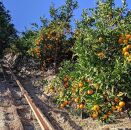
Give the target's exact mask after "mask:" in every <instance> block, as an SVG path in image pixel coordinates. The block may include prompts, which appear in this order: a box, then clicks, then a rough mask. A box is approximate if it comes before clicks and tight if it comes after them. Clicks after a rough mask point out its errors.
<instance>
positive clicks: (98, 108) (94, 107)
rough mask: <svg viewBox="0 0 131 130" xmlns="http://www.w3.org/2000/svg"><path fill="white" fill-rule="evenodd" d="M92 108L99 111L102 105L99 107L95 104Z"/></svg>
mask: <svg viewBox="0 0 131 130" xmlns="http://www.w3.org/2000/svg"><path fill="white" fill-rule="evenodd" d="M92 110H94V111H99V110H100V107H99V106H98V105H94V106H93V108H92Z"/></svg>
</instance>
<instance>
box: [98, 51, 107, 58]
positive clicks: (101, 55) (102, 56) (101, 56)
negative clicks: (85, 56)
mask: <svg viewBox="0 0 131 130" xmlns="http://www.w3.org/2000/svg"><path fill="white" fill-rule="evenodd" d="M97 55H98V57H99V58H100V59H103V58H104V57H105V54H104V53H103V52H99V53H98V54H97Z"/></svg>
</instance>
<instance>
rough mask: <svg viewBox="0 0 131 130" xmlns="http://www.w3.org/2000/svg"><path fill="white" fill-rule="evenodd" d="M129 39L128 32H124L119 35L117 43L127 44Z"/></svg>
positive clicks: (130, 38)
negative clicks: (124, 33)
mask: <svg viewBox="0 0 131 130" xmlns="http://www.w3.org/2000/svg"><path fill="white" fill-rule="evenodd" d="M130 40H131V35H130V34H126V35H120V37H119V40H118V43H119V44H123V43H124V44H126V45H127V44H128V42H129V41H130Z"/></svg>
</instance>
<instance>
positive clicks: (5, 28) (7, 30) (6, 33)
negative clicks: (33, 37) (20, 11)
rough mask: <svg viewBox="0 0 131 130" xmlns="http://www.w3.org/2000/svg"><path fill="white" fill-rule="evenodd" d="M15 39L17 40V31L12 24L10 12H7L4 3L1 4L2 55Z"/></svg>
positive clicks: (0, 42) (0, 31) (0, 41)
mask: <svg viewBox="0 0 131 130" xmlns="http://www.w3.org/2000/svg"><path fill="white" fill-rule="evenodd" d="M15 39H17V35H16V30H15V29H14V25H13V24H12V23H11V17H10V15H9V11H6V10H5V7H4V5H3V3H2V2H0V55H2V52H3V50H4V49H5V48H6V47H7V46H9V45H10V44H11V43H13V42H14V40H15Z"/></svg>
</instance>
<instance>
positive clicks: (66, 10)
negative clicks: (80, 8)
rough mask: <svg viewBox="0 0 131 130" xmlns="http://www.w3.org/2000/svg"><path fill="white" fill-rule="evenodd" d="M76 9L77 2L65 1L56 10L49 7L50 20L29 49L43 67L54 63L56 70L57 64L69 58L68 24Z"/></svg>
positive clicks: (69, 27)
mask: <svg viewBox="0 0 131 130" xmlns="http://www.w3.org/2000/svg"><path fill="white" fill-rule="evenodd" d="M76 7H77V2H76V1H73V0H66V4H65V5H64V6H62V7H60V8H57V9H55V7H54V6H51V8H50V14H51V20H50V21H46V24H44V26H43V27H41V29H40V30H39V31H38V33H37V36H36V39H35V40H34V44H33V46H32V48H31V49H30V52H31V53H32V54H33V56H35V57H36V58H38V59H39V60H40V62H41V65H42V66H43V67H47V66H48V65H49V64H52V63H54V65H55V70H57V66H58V65H59V63H60V62H61V61H62V60H64V59H66V58H68V57H70V56H69V55H70V54H71V52H70V47H71V46H72V43H73V42H72V41H73V38H72V33H71V26H70V22H71V18H72V16H73V10H74V9H76ZM44 22H45V20H44Z"/></svg>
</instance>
